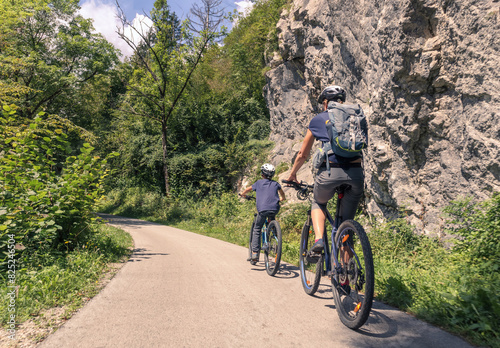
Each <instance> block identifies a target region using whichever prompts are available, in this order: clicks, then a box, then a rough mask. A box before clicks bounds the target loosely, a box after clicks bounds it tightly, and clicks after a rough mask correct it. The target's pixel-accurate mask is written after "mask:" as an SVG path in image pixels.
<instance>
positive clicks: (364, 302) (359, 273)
mask: <svg viewBox="0 0 500 348" xmlns="http://www.w3.org/2000/svg"><path fill="white" fill-rule="evenodd" d="M335 243H336V246H337V248H338V249H337V250H338V253H337V264H338V267H335V262H332V269H334V276H333V277H332V292H333V298H334V300H335V305H336V308H337V312H338V314H339V318H340V320H341V321H342V323H344V325H346V326H347V327H349V328H351V329H357V328H359V327H360V326H361V325H363V324H364V323H365V322H366V320H367V319H368V316H369V313H370V310H371V306H372V302H373V286H374V278H373V261H372V254H371V247H370V244H369V241H368V237H367V236H366V233H365V232H364V230H363V228H362V227H361V225H359V224H358V223H357V222H355V221H353V220H348V221H345V222H344V223H342V224H341V225H340V227H339V229H338V231H337V234H336V236H335Z"/></svg>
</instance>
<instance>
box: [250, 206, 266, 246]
mask: <svg viewBox="0 0 500 348" xmlns="http://www.w3.org/2000/svg"><path fill="white" fill-rule="evenodd" d="M266 217H267V215H265V214H262V212H261V213H258V214H257V216H256V217H255V225H254V226H253V237H252V252H253V253H258V252H260V234H261V231H262V226H264V222H265V221H266Z"/></svg>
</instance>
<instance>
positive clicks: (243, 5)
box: [234, 0, 253, 16]
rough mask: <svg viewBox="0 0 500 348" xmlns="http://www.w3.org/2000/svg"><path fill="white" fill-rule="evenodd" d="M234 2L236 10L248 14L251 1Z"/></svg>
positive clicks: (250, 9) (251, 5)
mask: <svg viewBox="0 0 500 348" xmlns="http://www.w3.org/2000/svg"><path fill="white" fill-rule="evenodd" d="M234 4H235V5H236V10H237V11H238V12H241V13H243V14H244V15H245V16H246V15H247V14H249V13H250V11H252V8H253V2H251V1H249V0H243V1H236V2H235V3H234Z"/></svg>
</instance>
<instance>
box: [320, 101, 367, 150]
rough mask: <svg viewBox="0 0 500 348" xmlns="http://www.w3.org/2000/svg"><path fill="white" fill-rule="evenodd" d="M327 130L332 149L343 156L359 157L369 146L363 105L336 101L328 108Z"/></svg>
mask: <svg viewBox="0 0 500 348" xmlns="http://www.w3.org/2000/svg"><path fill="white" fill-rule="evenodd" d="M328 116H330V122H327V123H326V130H327V131H328V135H329V136H330V143H331V149H332V151H333V153H334V154H336V155H339V156H341V157H347V158H352V157H358V156H360V155H361V151H362V150H363V149H364V148H366V147H367V146H368V124H367V121H366V116H365V114H364V112H363V109H362V108H361V106H360V105H359V104H358V105H347V104H339V103H335V104H334V105H332V106H330V107H329V109H328Z"/></svg>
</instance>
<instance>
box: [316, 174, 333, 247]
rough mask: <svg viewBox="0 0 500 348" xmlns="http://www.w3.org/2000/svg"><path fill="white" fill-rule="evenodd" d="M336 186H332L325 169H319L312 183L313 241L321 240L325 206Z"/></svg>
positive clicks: (330, 178) (323, 229)
mask: <svg viewBox="0 0 500 348" xmlns="http://www.w3.org/2000/svg"><path fill="white" fill-rule="evenodd" d="M335 187H336V184H335V182H333V184H332V176H331V175H328V171H327V170H326V168H321V169H320V170H319V171H318V174H317V175H316V179H315V181H314V191H313V199H312V205H311V219H312V223H313V228H314V235H315V237H316V238H315V239H316V240H318V239H321V238H322V237H323V233H324V231H325V221H326V215H325V213H324V210H326V205H327V203H328V201H329V200H330V199H332V197H333V195H334V194H335Z"/></svg>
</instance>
